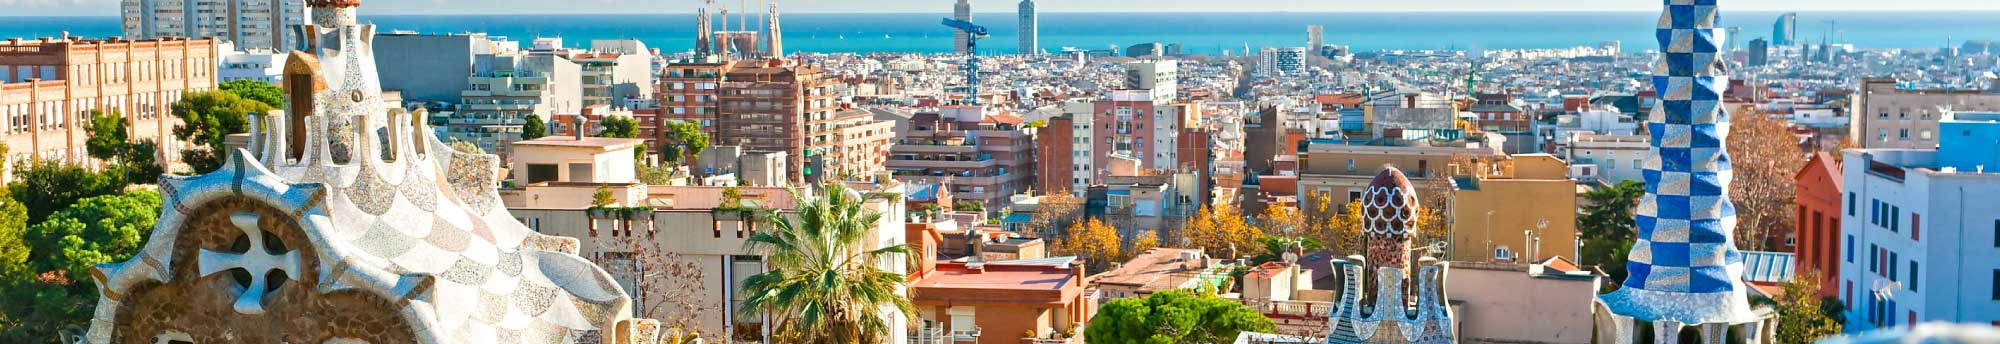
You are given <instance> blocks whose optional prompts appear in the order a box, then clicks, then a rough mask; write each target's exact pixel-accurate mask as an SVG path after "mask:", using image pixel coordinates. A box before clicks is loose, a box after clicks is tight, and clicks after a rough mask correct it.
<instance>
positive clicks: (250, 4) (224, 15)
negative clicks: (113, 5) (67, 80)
mask: <svg viewBox="0 0 2000 344" xmlns="http://www.w3.org/2000/svg"><path fill="white" fill-rule="evenodd" d="M120 5H121V6H120V7H121V8H122V10H121V11H120V14H121V15H120V17H122V20H121V22H122V23H121V24H122V27H123V29H124V31H125V38H127V39H151V38H164V37H186V38H202V37H215V38H217V39H221V40H224V41H228V42H232V43H235V44H236V49H245V50H248V49H264V50H275V51H290V50H292V48H294V44H296V43H297V42H298V37H296V35H297V34H295V33H293V32H292V27H294V26H298V25H304V24H306V12H307V8H306V4H305V0H122V1H120Z"/></svg>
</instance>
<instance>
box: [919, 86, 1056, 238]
mask: <svg viewBox="0 0 2000 344" xmlns="http://www.w3.org/2000/svg"><path fill="white" fill-rule="evenodd" d="M909 126H910V128H909V130H908V131H906V132H904V133H903V135H902V138H901V140H900V141H901V142H900V143H898V144H896V145H895V146H894V147H893V148H891V149H890V155H889V161H888V164H887V165H888V168H889V170H891V171H892V172H893V173H894V175H895V178H896V179H897V180H901V181H904V182H910V183H919V184H944V185H947V186H949V187H950V190H951V194H952V197H953V198H955V199H957V200H959V201H973V202H979V203H980V204H982V206H983V207H984V209H985V210H987V211H988V212H992V211H997V210H999V209H1000V208H1001V207H1003V206H1006V203H1007V198H1008V197H1010V196H1013V195H1014V194H1017V193H1021V192H1024V191H1027V190H1028V189H1029V187H1030V183H1033V182H1034V175H1035V174H1034V168H1035V159H1034V154H1035V150H1034V149H1035V145H1034V142H1033V141H1034V135H1033V134H1031V132H1032V131H1031V130H1030V129H1023V128H1021V127H1020V126H1021V117H1020V116H1015V115H1012V114H998V113H988V112H986V111H985V110H984V109H983V108H981V107H977V106H950V107H944V108H940V109H938V110H937V111H931V112H921V113H917V114H916V115H914V116H911V118H910V125H909Z"/></svg>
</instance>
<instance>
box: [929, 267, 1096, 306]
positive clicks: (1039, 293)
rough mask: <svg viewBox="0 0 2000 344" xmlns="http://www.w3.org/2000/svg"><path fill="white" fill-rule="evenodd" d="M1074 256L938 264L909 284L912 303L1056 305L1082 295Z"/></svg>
mask: <svg viewBox="0 0 2000 344" xmlns="http://www.w3.org/2000/svg"><path fill="white" fill-rule="evenodd" d="M1075 263H1076V257H1055V258H1044V259H1035V260H1021V261H997V262H987V263H977V262H974V263H964V262H938V264H937V270H936V271H935V272H932V273H931V274H930V275H929V276H927V277H925V278H924V279H923V280H920V281H917V282H916V283H912V284H911V285H910V287H911V289H912V291H913V292H912V293H911V299H912V300H914V301H950V302H977V301H987V302H1002V303H1021V302H1027V303H1059V302H1065V301H1066V300H1069V299H1070V297H1071V296H1074V295H1076V294H1080V293H1082V292H1083V288H1082V287H1081V286H1082V283H1080V282H1081V281H1079V280H1078V279H1079V278H1082V276H1080V275H1079V274H1080V273H1081V272H1082V267H1081V266H1078V265H1075Z"/></svg>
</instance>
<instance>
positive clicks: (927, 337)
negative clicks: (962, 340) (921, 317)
mask: <svg viewBox="0 0 2000 344" xmlns="http://www.w3.org/2000/svg"><path fill="white" fill-rule="evenodd" d="M948 338H950V337H947V336H945V335H944V329H937V328H926V329H918V330H917V331H916V333H911V334H910V344H947V343H951V341H949V340H948Z"/></svg>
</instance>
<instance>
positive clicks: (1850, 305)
mask: <svg viewBox="0 0 2000 344" xmlns="http://www.w3.org/2000/svg"><path fill="white" fill-rule="evenodd" d="M1846 282H1847V288H1846V289H1844V291H1842V292H1841V294H1840V304H1841V306H1842V307H1847V309H1854V281H1846Z"/></svg>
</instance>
